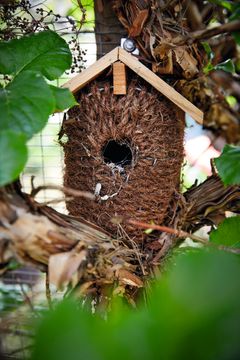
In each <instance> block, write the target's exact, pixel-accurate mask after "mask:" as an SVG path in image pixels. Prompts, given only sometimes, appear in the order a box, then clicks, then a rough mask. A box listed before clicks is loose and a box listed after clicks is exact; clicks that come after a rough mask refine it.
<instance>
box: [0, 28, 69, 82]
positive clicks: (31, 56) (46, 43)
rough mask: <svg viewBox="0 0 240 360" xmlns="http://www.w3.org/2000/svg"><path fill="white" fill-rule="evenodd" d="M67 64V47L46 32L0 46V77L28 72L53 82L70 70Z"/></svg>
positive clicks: (59, 39)
mask: <svg viewBox="0 0 240 360" xmlns="http://www.w3.org/2000/svg"><path fill="white" fill-rule="evenodd" d="M71 62H72V56H71V53H70V51H69V47H68V45H67V43H66V42H65V41H64V40H63V39H62V38H61V37H60V36H58V35H57V34H56V33H55V32H53V31H50V30H49V31H44V32H41V33H38V34H31V35H28V36H25V37H22V38H20V39H14V40H11V41H7V42H2V43H0V72H1V73H2V74H14V75H16V74H17V73H19V72H20V71H26V70H32V71H35V72H39V73H40V74H42V75H43V76H45V77H46V78H47V79H49V80H54V79H56V78H58V77H59V76H61V75H62V73H63V72H64V71H65V70H67V69H68V68H69V67H70V66H71Z"/></svg>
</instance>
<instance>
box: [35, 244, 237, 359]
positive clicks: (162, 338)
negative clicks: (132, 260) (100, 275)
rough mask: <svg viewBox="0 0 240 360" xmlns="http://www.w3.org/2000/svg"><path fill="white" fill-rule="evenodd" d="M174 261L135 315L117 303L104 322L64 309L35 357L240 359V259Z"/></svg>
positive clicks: (213, 255) (196, 256) (215, 256)
mask: <svg viewBox="0 0 240 360" xmlns="http://www.w3.org/2000/svg"><path fill="white" fill-rule="evenodd" d="M174 263H175V264H174V265H172V266H171V268H170V269H169V272H168V274H165V275H164V277H163V278H161V281H160V282H159V283H157V284H156V286H155V289H154V290H153V292H152V294H151V299H150V303H149V305H148V307H146V306H145V305H144V304H142V305H141V306H140V307H139V309H137V311H133V310H132V309H129V308H127V307H125V306H124V305H123V304H115V306H113V310H112V311H111V313H110V314H109V316H108V319H107V321H106V320H103V319H102V318H101V317H100V316H99V315H95V316H93V315H92V314H90V313H89V312H88V311H87V310H86V309H85V310H84V309H81V308H79V306H77V305H76V304H75V303H73V302H72V301H69V300H68V301H66V302H64V303H62V304H60V306H58V307H57V309H56V311H53V312H51V313H50V314H48V315H47V316H46V318H45V319H44V320H43V322H42V323H41V324H40V327H39V330H38V334H37V337H36V344H35V350H34V354H33V357H32V360H40V359H43V358H46V359H51V360H55V359H56V360H61V359H66V358H68V357H69V358H71V360H75V359H76V360H77V359H91V360H99V359H104V360H107V359H113V358H114V359H121V360H122V359H132V360H134V359H138V360H141V359H146V358H147V359H159V358H162V359H184V358H185V359H186V358H191V359H230V358H231V359H233V358H238V356H239V355H240V343H239V333H240V307H239V305H240V302H239V298H240V283H239V281H238V278H239V276H240V261H239V258H238V257H237V256H236V255H233V254H229V253H224V252H220V251H206V250H194V251H193V250H191V251H187V252H185V253H182V254H181V255H178V256H177V257H176V258H175V261H174ZM220 269H221V276H220V274H219V271H220Z"/></svg>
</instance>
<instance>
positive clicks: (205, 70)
mask: <svg viewBox="0 0 240 360" xmlns="http://www.w3.org/2000/svg"><path fill="white" fill-rule="evenodd" d="M212 70H214V66H213V64H212V63H211V61H209V62H208V63H207V65H205V66H204V68H203V72H204V74H208V73H209V72H210V71H212Z"/></svg>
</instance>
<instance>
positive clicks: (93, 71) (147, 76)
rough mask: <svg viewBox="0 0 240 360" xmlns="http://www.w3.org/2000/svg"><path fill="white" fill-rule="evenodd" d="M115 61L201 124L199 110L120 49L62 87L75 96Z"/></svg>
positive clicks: (110, 53)
mask: <svg viewBox="0 0 240 360" xmlns="http://www.w3.org/2000/svg"><path fill="white" fill-rule="evenodd" d="M116 61H122V62H123V63H124V64H125V65H126V66H128V67H129V68H130V69H131V70H133V71H134V72H135V73H136V74H138V75H139V76H140V77H142V78H143V79H144V80H146V81H147V82H148V83H149V84H151V85H152V86H153V87H154V88H155V89H157V90H158V91H159V92H161V93H162V94H163V95H165V96H166V97H167V98H168V99H169V100H171V101H172V102H173V103H174V104H176V105H177V106H178V107H179V108H180V109H182V110H183V111H184V112H186V113H187V114H189V115H190V116H191V117H192V118H193V119H194V120H195V121H197V122H198V123H199V124H202V123H203V112H202V111H201V110H200V109H198V108H197V107H196V106H195V105H193V104H192V103H191V102H190V101H188V100H187V99H186V98H185V97H184V96H182V95H181V94H179V92H177V91H176V90H175V89H174V88H173V87H172V86H170V85H168V84H167V83H166V82H165V81H164V80H162V79H161V78H160V77H159V76H157V75H156V74H154V73H153V72H152V71H151V70H150V69H148V68H147V67H146V66H145V65H143V64H142V63H141V62H140V61H138V59H137V58H136V57H134V56H133V55H131V54H129V53H128V52H127V51H125V50H124V49H122V48H120V47H116V48H115V49H114V50H112V51H110V52H109V53H108V54H106V55H104V56H103V57H102V58H101V59H99V60H98V61H96V62H95V63H94V64H93V65H91V66H89V67H88V68H87V69H86V70H84V71H83V72H81V73H80V74H78V75H76V76H75V77H73V78H72V79H71V80H69V81H67V82H66V83H65V84H64V85H63V87H65V88H69V90H70V91H71V92H72V93H73V94H75V93H76V92H77V91H78V90H80V89H82V88H83V87H84V86H85V85H86V84H87V83H89V82H90V81H91V80H93V79H95V78H97V77H98V75H99V74H100V73H101V72H102V71H104V70H105V69H106V68H107V67H108V66H110V65H112V64H113V63H114V62H116Z"/></svg>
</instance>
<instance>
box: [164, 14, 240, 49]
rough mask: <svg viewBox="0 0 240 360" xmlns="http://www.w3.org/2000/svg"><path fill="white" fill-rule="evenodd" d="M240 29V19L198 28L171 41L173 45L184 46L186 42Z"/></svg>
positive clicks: (189, 42)
mask: <svg viewBox="0 0 240 360" xmlns="http://www.w3.org/2000/svg"><path fill="white" fill-rule="evenodd" d="M239 30H240V21H239V20H236V21H232V22H229V23H226V24H223V25H220V26H216V27H214V28H211V29H204V30H198V31H194V32H190V33H188V34H187V35H184V36H181V35H179V36H177V37H175V38H174V39H172V41H171V43H172V45H173V46H182V45H186V44H193V43H194V42H195V41H198V40H204V39H209V38H211V37H213V36H216V35H220V34H225V33H232V32H234V31H239Z"/></svg>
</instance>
